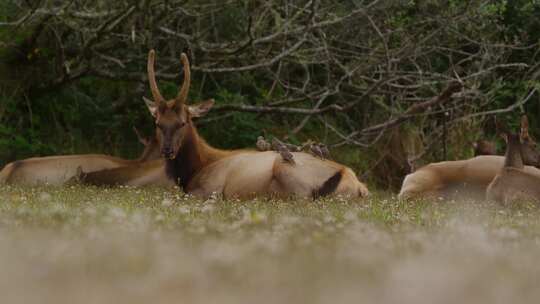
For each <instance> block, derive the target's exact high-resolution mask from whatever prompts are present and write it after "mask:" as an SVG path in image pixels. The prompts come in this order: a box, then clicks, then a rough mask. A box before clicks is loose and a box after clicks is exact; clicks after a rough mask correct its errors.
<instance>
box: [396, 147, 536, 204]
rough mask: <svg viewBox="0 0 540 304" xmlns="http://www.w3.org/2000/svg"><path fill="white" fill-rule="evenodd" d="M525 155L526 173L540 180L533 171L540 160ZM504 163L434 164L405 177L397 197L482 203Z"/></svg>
mask: <svg viewBox="0 0 540 304" xmlns="http://www.w3.org/2000/svg"><path fill="white" fill-rule="evenodd" d="M523 148H524V149H526V150H527V151H529V150H532V149H534V147H533V146H532V143H529V144H527V145H525V146H524V147H523ZM526 155H527V157H526V158H524V159H523V163H524V164H525V165H527V166H524V167H523V171H524V172H527V173H528V174H531V175H537V176H540V170H538V169H537V168H535V167H532V166H538V165H539V164H540V162H539V159H538V158H536V157H532V155H533V153H532V151H531V153H526ZM504 162H505V158H504V157H503V156H496V155H482V156H476V157H473V158H471V159H466V160H456V161H443V162H438V163H431V164H428V165H426V166H424V167H422V168H420V169H418V170H416V171H415V172H414V173H411V174H408V175H407V176H406V177H405V179H404V180H403V184H402V186H401V190H400V192H399V195H398V197H399V198H400V199H410V198H429V197H446V196H448V195H451V194H453V193H457V194H463V195H467V196H468V197H473V198H481V199H483V198H484V197H485V192H486V188H487V187H488V185H489V184H490V183H491V181H492V180H493V179H494V178H495V176H496V175H497V174H498V173H499V171H500V170H501V168H503V165H504ZM452 192H453V193H452Z"/></svg>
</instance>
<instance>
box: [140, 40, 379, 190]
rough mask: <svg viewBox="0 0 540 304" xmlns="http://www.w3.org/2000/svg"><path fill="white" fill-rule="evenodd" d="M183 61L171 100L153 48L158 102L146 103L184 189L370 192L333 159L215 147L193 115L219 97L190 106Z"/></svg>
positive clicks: (169, 166) (170, 169)
mask: <svg viewBox="0 0 540 304" xmlns="http://www.w3.org/2000/svg"><path fill="white" fill-rule="evenodd" d="M180 59H181V62H182V64H183V69H184V82H183V84H182V87H181V89H180V91H179V93H178V95H177V96H176V98H174V99H172V100H168V101H167V100H165V99H164V98H163V96H162V95H161V93H160V91H159V88H158V85H157V83H156V78H155V72H154V60H155V52H154V50H151V51H150V52H149V54H148V65H147V68H148V80H149V83H150V89H151V93H152V97H153V101H151V100H145V101H146V103H147V105H148V108H149V110H150V112H151V113H152V115H153V116H154V117H155V123H156V137H157V138H158V141H159V142H160V148H161V153H162V155H163V157H164V158H165V170H166V173H167V175H168V176H169V177H170V178H171V179H173V180H174V181H176V182H177V183H178V185H179V186H181V187H182V188H183V189H184V191H185V192H187V193H191V194H194V195H197V196H202V197H207V196H209V195H211V194H213V193H217V194H219V195H221V196H223V197H253V196H257V195H273V196H281V197H283V196H291V195H293V196H300V197H319V196H324V195H330V194H343V195H348V196H355V197H358V196H366V195H368V193H369V192H368V190H367V188H366V186H365V185H363V184H362V183H360V182H359V181H358V179H357V177H356V175H355V174H354V172H353V171H352V170H351V169H350V168H348V167H345V166H343V165H341V164H338V163H336V162H333V161H324V160H320V159H317V158H315V157H313V156H312V155H309V154H306V153H302V152H295V153H293V158H294V162H295V163H294V164H292V163H290V162H284V161H283V160H282V158H281V157H280V155H279V154H277V153H275V152H273V151H267V152H259V151H254V150H221V149H217V148H214V147H212V146H210V145H209V144H208V143H207V142H206V141H205V140H204V139H203V138H202V137H201V136H199V134H198V132H197V128H196V127H195V125H194V124H193V121H192V119H193V118H196V117H200V116H203V115H205V114H206V113H207V112H208V111H209V110H210V109H211V108H212V106H213V104H214V101H213V100H210V101H207V102H202V103H199V104H193V105H188V104H187V102H186V100H187V97H188V91H189V87H190V81H191V78H190V77H191V75H190V67H189V61H188V58H187V56H186V55H185V54H184V53H182V54H181V56H180Z"/></svg>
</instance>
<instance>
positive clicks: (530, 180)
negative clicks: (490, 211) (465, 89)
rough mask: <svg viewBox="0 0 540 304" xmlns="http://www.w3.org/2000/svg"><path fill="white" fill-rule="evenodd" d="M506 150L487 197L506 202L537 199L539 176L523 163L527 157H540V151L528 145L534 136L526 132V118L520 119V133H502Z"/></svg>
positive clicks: (538, 194) (488, 189) (539, 190)
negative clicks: (528, 170) (501, 165)
mask: <svg viewBox="0 0 540 304" xmlns="http://www.w3.org/2000/svg"><path fill="white" fill-rule="evenodd" d="M505 138H506V154H505V162H504V167H503V168H502V169H501V170H500V172H499V173H498V174H497V176H495V178H494V179H493V181H492V182H491V183H490V184H489V186H488V188H487V190H486V198H487V199H488V200H492V201H497V202H500V203H503V204H508V203H511V202H513V201H516V200H530V201H534V202H536V203H539V202H540V187H539V186H540V176H537V175H534V174H530V173H529V172H527V171H526V170H524V169H525V167H524V165H523V163H524V162H526V161H527V159H534V158H537V157H539V155H540V153H538V152H537V151H535V150H531V149H530V148H527V146H528V145H529V146H530V145H531V143H532V142H533V140H532V139H531V138H530V137H529V135H528V121H527V118H526V117H525V116H524V117H523V118H522V121H521V134H520V135H516V134H512V133H509V132H506V133H505Z"/></svg>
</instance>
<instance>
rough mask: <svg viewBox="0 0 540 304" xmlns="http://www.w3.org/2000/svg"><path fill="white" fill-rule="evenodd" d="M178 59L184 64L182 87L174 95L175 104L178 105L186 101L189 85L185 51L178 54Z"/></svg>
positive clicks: (189, 78) (189, 72)
mask: <svg viewBox="0 0 540 304" xmlns="http://www.w3.org/2000/svg"><path fill="white" fill-rule="evenodd" d="M180 60H181V61H182V65H183V66H184V83H182V88H181V89H180V92H178V96H177V97H176V103H175V105H176V106H180V105H181V104H185V103H186V101H187V96H188V93H189V87H190V85H191V71H190V69H189V59H188V57H187V55H186V53H182V54H181V55H180Z"/></svg>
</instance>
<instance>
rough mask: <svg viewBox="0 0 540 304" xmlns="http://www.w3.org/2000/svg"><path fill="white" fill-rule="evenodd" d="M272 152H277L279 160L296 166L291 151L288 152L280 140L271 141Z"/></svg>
mask: <svg viewBox="0 0 540 304" xmlns="http://www.w3.org/2000/svg"><path fill="white" fill-rule="evenodd" d="M272 150H274V151H276V152H278V153H279V154H280V155H281V158H283V160H284V161H285V162H288V163H290V164H292V165H294V164H296V162H295V161H294V156H293V154H292V153H291V151H289V149H288V148H287V146H285V145H284V144H283V143H282V142H281V141H280V140H278V139H277V138H274V139H273V140H272Z"/></svg>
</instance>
